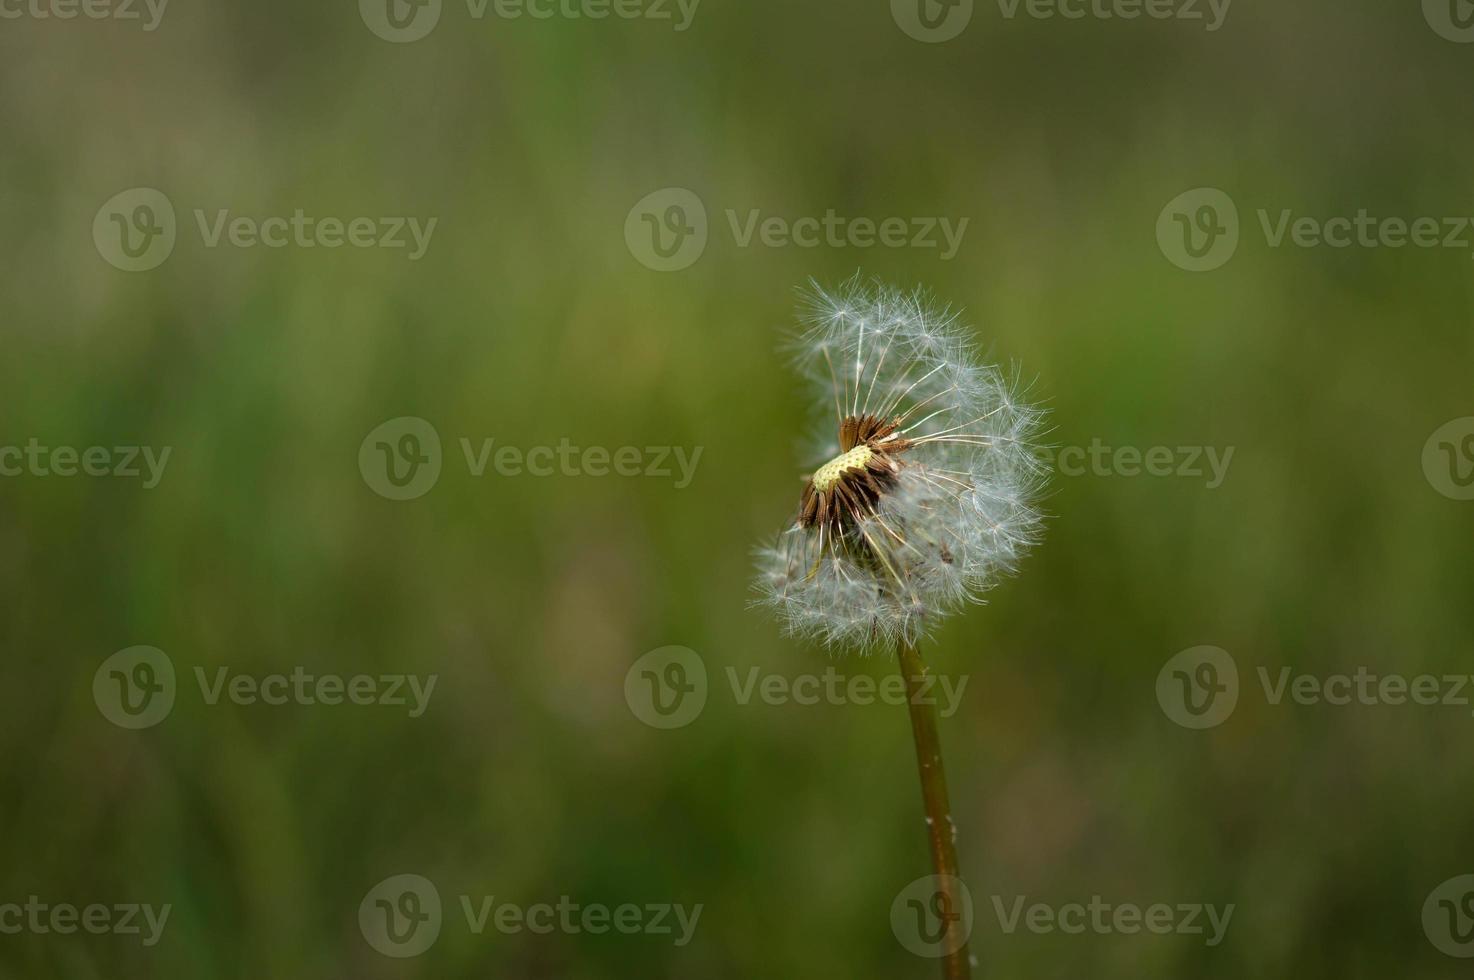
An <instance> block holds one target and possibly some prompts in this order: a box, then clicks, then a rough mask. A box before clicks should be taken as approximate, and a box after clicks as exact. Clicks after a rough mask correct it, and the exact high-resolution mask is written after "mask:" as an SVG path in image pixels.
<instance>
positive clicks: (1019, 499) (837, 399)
mask: <svg viewBox="0 0 1474 980" xmlns="http://www.w3.org/2000/svg"><path fill="white" fill-rule="evenodd" d="M800 322H801V323H802V325H803V329H802V330H801V331H800V332H798V333H797V334H796V335H795V336H794V337H793V338H792V342H791V345H790V346H791V349H792V354H793V356H794V362H795V366H796V367H797V369H798V370H799V372H800V373H801V374H802V375H803V376H804V377H805V378H806V380H807V381H808V382H809V383H810V384H811V385H812V387H813V392H814V399H815V410H816V411H817V412H818V413H819V415H820V418H821V419H822V420H824V425H825V428H826V429H827V430H828V431H829V432H830V433H832V434H833V435H831V436H830V437H829V439H828V444H827V445H826V446H824V447H823V450H822V451H823V454H824V455H822V456H820V457H818V458H817V460H816V466H817V465H818V464H822V463H823V462H824V461H825V460H828V459H831V458H834V457H835V456H837V455H838V454H839V452H840V443H839V440H838V437H837V433H838V431H839V425H840V422H841V421H842V420H843V419H844V418H846V417H850V416H857V415H873V416H876V417H879V418H882V419H885V420H887V421H898V423H899V424H898V429H897V432H896V434H895V435H893V436H890V437H888V438H889V439H904V440H905V444H906V448H905V449H904V450H902V451H900V452H898V453H897V454H896V460H897V461H898V462H899V463H900V464H901V465H900V467H899V470H898V472H897V473H896V475H895V477H894V482H893V484H892V485H891V486H890V487H889V489H888V491H887V492H885V493H883V494H882V495H880V496H879V498H878V500H876V501H875V502H874V503H873V504H870V505H867V506H866V507H865V508H863V509H859V510H856V511H855V512H854V513H855V516H854V519H853V520H851V521H849V522H848V523H847V524H846V526H845V529H844V532H843V533H842V534H836V533H834V532H833V531H832V529H831V528H828V527H825V526H824V525H817V526H814V525H811V526H807V527H805V526H802V525H801V524H800V523H799V522H798V521H795V523H794V524H793V525H792V526H790V528H789V529H788V530H786V531H784V532H783V533H782V534H780V535H779V536H778V538H777V540H776V542H774V543H772V544H769V545H766V546H764V547H761V548H759V549H758V551H757V553H756V558H757V567H758V575H757V578H756V582H755V588H756V589H757V591H758V593H759V599H758V604H760V605H764V606H767V607H770V608H772V609H773V610H774V611H775V612H776V613H777V615H778V617H779V619H780V620H781V621H782V622H783V624H784V626H785V628H786V629H787V631H788V632H790V633H792V634H796V635H799V636H803V637H806V638H811V639H816V640H822V641H823V642H825V643H826V644H829V645H830V646H836V647H845V648H853V649H857V650H860V651H862V652H867V651H869V650H870V649H872V648H874V647H876V646H880V645H892V644H894V643H895V642H897V641H898V640H905V641H908V642H913V643H914V642H916V641H917V640H919V639H920V638H922V637H923V636H925V635H927V634H928V633H929V632H930V630H931V629H932V628H934V627H935V626H936V625H937V623H938V622H939V621H940V620H941V619H942V618H944V617H945V616H947V615H949V614H951V613H952V612H955V611H956V610H957V609H959V608H960V607H962V606H963V605H965V604H966V603H969V602H978V601H981V595H982V593H983V592H985V591H987V590H988V589H989V588H990V587H992V586H993V585H994V584H995V583H996V582H997V580H998V579H999V577H1000V576H1002V575H1004V574H1006V573H1008V572H1010V571H1012V570H1013V569H1014V567H1015V566H1016V564H1017V563H1018V561H1019V559H1020V558H1021V557H1022V556H1023V554H1024V553H1025V552H1026V551H1027V550H1028V548H1029V547H1030V546H1031V545H1032V544H1033V543H1034V542H1035V541H1036V540H1037V538H1038V535H1039V533H1040V530H1041V518H1040V514H1039V512H1038V510H1037V509H1036V506H1035V502H1036V500H1037V498H1038V496H1039V494H1040V492H1041V490H1042V489H1043V485H1044V483H1045V467H1044V465H1043V464H1042V462H1041V460H1040V458H1039V456H1038V454H1037V451H1036V449H1035V448H1034V443H1033V440H1034V439H1035V438H1036V437H1037V434H1038V431H1039V426H1040V423H1041V421H1042V412H1041V411H1039V410H1038V409H1035V408H1032V407H1030V406H1028V405H1026V404H1024V403H1023V402H1022V401H1021V400H1020V399H1019V397H1018V388H1017V379H1016V378H1014V377H1011V376H1008V375H1005V374H1004V372H1002V371H1001V370H999V369H998V368H997V367H995V366H992V365H987V364H982V363H980V362H979V361H977V360H976V358H975V353H974V344H973V342H972V340H971V338H970V335H969V333H968V331H966V330H965V329H964V328H963V327H962V326H961V325H960V324H959V323H958V319H957V315H956V314H955V313H954V312H952V311H951V310H950V309H947V308H941V307H938V306H936V305H934V304H933V302H932V301H931V300H930V298H929V297H928V296H927V295H926V294H924V293H922V292H920V291H917V292H911V293H905V292H902V291H900V290H897V289H894V288H892V287H889V286H886V285H884V284H881V283H877V282H864V281H861V280H860V279H859V278H858V277H856V278H854V279H851V280H850V281H849V282H846V283H845V284H843V285H842V286H841V287H839V288H838V289H837V290H834V291H832V292H831V291H826V290H824V289H822V288H820V287H819V286H818V285H817V284H814V285H812V286H811V290H810V291H809V293H808V304H807V308H806V309H805V310H804V311H803V313H802V315H801V317H800ZM900 444H901V443H899V442H897V443H896V445H900Z"/></svg>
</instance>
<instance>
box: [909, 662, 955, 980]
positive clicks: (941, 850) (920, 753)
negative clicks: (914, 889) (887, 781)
mask: <svg viewBox="0 0 1474 980" xmlns="http://www.w3.org/2000/svg"><path fill="white" fill-rule="evenodd" d="M899 653H900V659H901V675H902V676H903V677H904V678H905V679H906V701H907V703H908V704H909V705H910V709H911V733H912V734H913V735H914V736H915V737H916V764H917V767H918V768H919V769H920V771H921V802H922V804H923V806H925V808H926V833H927V843H928V845H929V846H930V848H931V863H932V869H933V873H934V874H935V875H936V876H937V881H938V888H939V890H940V891H941V892H942V893H943V895H944V896H945V901H946V903H947V905H946V907H947V908H949V909H953V910H956V911H958V912H961V911H962V909H963V908H964V907H965V901H966V900H965V899H964V898H963V896H962V895H960V894H958V890H959V886H960V885H961V883H962V877H961V875H960V874H958V871H957V841H956V838H957V832H956V827H955V825H954V824H953V823H952V806H951V804H950V803H948V802H947V774H946V773H945V772H944V771H943V769H942V743H941V740H940V739H939V738H938V737H937V707H936V702H935V700H934V699H933V698H932V697H931V694H930V689H929V688H928V687H927V686H926V683H927V681H926V677H927V675H928V674H929V673H930V672H931V668H929V667H927V665H926V663H925V661H923V660H922V659H921V654H920V652H918V651H917V649H916V647H915V645H914V644H912V643H909V642H907V641H906V640H902V641H901V642H900V650H899ZM955 927H956V926H955V924H953V925H949V926H948V928H949V929H950V928H955ZM971 975H972V966H971V962H970V961H969V958H968V951H967V937H966V935H965V934H964V935H963V936H962V937H961V942H958V943H957V945H956V948H954V949H951V950H950V951H949V952H948V954H947V956H946V957H945V958H944V959H943V960H942V976H943V977H944V978H945V980H968V977H970V976H971Z"/></svg>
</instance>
